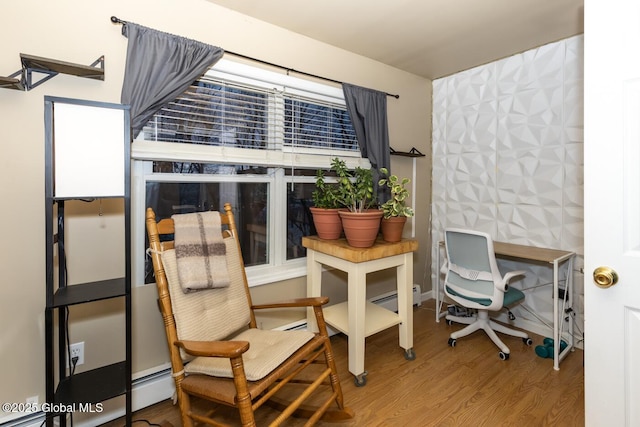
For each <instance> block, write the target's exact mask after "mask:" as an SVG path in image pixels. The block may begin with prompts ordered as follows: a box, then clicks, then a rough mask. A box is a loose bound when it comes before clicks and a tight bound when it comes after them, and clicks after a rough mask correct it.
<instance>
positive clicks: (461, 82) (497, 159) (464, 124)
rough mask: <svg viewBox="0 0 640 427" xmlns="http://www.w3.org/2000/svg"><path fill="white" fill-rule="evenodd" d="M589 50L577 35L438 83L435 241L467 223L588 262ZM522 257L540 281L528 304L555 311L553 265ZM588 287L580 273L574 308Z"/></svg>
mask: <svg viewBox="0 0 640 427" xmlns="http://www.w3.org/2000/svg"><path fill="white" fill-rule="evenodd" d="M583 52H584V37H583V36H582V35H580V36H575V37H571V38H568V39H565V40H562V41H559V42H556V43H551V44H548V45H545V46H541V47H539V48H536V49H532V50H530V51H527V52H523V53H521V54H518V55H513V56H511V57H509V58H504V59H502V60H499V61H495V62H493V63H490V64H486V65H483V66H480V67H476V68H473V69H470V70H466V71H462V72H460V73H457V74H454V75H451V76H448V77H444V78H441V79H437V80H434V81H433V115H432V121H433V122H432V129H433V134H432V155H433V166H432V212H431V233H432V241H433V242H438V241H440V240H442V238H443V230H444V228H445V227H454V226H455V227H467V228H473V229H477V230H481V231H486V232H488V233H490V234H491V235H492V236H493V237H494V238H495V239H496V240H502V241H509V242H513V243H521V244H530V245H539V246H545V247H552V248H558V249H567V250H572V251H575V252H576V253H577V254H578V256H577V257H576V259H575V262H574V266H580V265H582V264H583V257H582V255H581V254H583V253H584V251H583V246H584V238H583V224H584V217H583V206H584V198H583V189H584V178H583V171H584V159H583V147H584V131H583V129H584V95H583V86H584V54H583ZM436 251H437V245H435V244H434V247H433V248H432V260H433V265H432V280H434V281H435V274H436V271H438V269H439V267H436V266H435V262H436V253H437V252H436ZM501 262H502V261H501ZM517 264H518V267H517V269H525V270H527V271H529V273H530V274H527V278H526V279H525V281H524V283H525V285H526V286H527V287H530V286H533V287H534V289H533V290H531V291H530V292H529V291H528V292H527V304H528V305H530V306H531V305H533V306H535V311H536V312H540V313H547V312H551V311H552V307H551V305H552V304H551V299H550V297H549V290H548V287H545V284H547V285H548V283H550V281H551V279H550V278H549V274H550V271H551V270H550V268H549V267H548V266H538V265H531V264H526V263H517ZM577 268H578V267H576V270H577ZM538 287H539V288H540V290H538ZM583 287H584V284H583V276H582V274H580V273H579V272H578V271H576V272H574V289H575V290H576V295H575V303H576V305H575V306H574V309H577V310H579V309H580V302H581V301H582V299H583V293H582V289H583ZM530 294H531V295H530ZM581 315H582V311H580V312H579V313H578V317H579V316H581ZM576 320H578V321H579V319H576Z"/></svg>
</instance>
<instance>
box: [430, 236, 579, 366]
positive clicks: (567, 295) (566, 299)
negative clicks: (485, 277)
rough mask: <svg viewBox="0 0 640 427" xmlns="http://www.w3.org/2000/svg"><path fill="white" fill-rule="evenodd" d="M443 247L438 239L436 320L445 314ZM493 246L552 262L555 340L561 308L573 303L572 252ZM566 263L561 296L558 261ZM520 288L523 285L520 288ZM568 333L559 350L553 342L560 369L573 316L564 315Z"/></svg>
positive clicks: (509, 254) (506, 253)
mask: <svg viewBox="0 0 640 427" xmlns="http://www.w3.org/2000/svg"><path fill="white" fill-rule="evenodd" d="M443 247H444V242H443V241H440V242H438V251H437V252H438V254H437V260H436V265H437V267H438V271H437V280H436V286H437V292H436V293H435V294H436V322H439V321H440V317H442V316H444V315H446V312H441V311H442V298H441V292H442V285H441V280H440V266H441V258H440V251H441V248H443ZM493 250H494V251H495V253H496V256H497V257H503V258H514V259H519V260H523V261H525V262H526V261H533V262H544V263H549V264H553V336H552V338H553V341H554V343H559V342H560V340H561V339H563V338H562V336H561V333H560V323H561V322H562V321H563V318H564V314H565V310H567V309H570V308H571V306H572V304H573V259H574V256H575V252H570V251H561V250H558V249H548V248H539V247H535V246H526V245H516V244H513V243H504V242H496V241H494V242H493ZM561 264H566V268H567V283H566V286H565V289H564V295H563V298H562V299H560V296H559V272H560V265H561ZM523 290H524V289H523ZM560 303H562V305H563V308H562V310H560V307H559V304H560ZM568 319H569V322H568V323H569V326H568V336H567V340H566V341H565V342H567V347H566V348H565V349H564V350H563V351H562V352H560V351H559V350H560V346H559V345H555V346H554V352H553V353H554V354H553V369H555V370H559V369H560V361H561V360H562V359H564V358H565V357H566V356H567V354H568V353H569V352H570V351H572V350H573V346H574V339H573V316H568Z"/></svg>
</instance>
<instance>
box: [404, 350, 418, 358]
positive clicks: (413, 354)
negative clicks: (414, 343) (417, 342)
mask: <svg viewBox="0 0 640 427" xmlns="http://www.w3.org/2000/svg"><path fill="white" fill-rule="evenodd" d="M404 358H405V359H406V360H416V352H415V351H413V348H410V349H407V350H405V351H404Z"/></svg>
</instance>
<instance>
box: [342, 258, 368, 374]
mask: <svg viewBox="0 0 640 427" xmlns="http://www.w3.org/2000/svg"><path fill="white" fill-rule="evenodd" d="M347 275H348V283H347V286H348V292H347V307H348V311H349V313H348V316H349V372H351V373H352V374H353V375H355V376H356V384H357V383H358V380H360V381H359V382H360V383H361V384H362V385H364V382H365V381H366V380H365V379H364V377H363V375H366V372H365V370H364V342H365V314H366V313H365V311H366V302H367V301H366V298H367V296H366V284H367V272H366V271H365V269H364V268H363V267H361V265H360V264H359V263H352V264H351V266H350V267H349V271H348V272H347Z"/></svg>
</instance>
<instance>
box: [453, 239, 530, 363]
mask: <svg viewBox="0 0 640 427" xmlns="http://www.w3.org/2000/svg"><path fill="white" fill-rule="evenodd" d="M444 241H445V249H446V252H447V263H446V265H445V267H443V269H446V277H445V281H444V291H445V294H446V295H447V296H448V297H449V298H451V299H452V300H453V301H455V302H456V303H457V304H459V305H460V306H462V307H466V308H468V309H474V310H477V315H476V316H469V317H463V316H454V315H451V314H449V315H447V317H446V319H447V323H448V324H449V325H451V324H452V323H453V322H457V323H463V324H467V325H468V326H467V327H465V328H464V329H462V330H459V331H456V332H453V333H452V334H451V335H450V338H449V345H450V346H451V347H455V345H456V340H457V339H458V338H460V337H464V336H467V335H469V334H471V333H473V332H475V331H477V330H479V329H482V330H484V331H485V332H486V333H487V335H489V338H491V340H492V341H493V342H494V343H495V344H496V345H497V346H498V347H499V348H500V353H499V355H500V358H501V359H502V360H507V359H509V353H510V351H509V347H507V346H506V345H505V344H504V343H503V342H502V341H501V340H500V338H498V336H497V335H496V331H497V332H502V333H504V334H508V335H512V336H515V337H520V338H522V341H523V342H524V343H525V344H527V345H531V344H532V343H533V341H532V340H531V338H529V336H528V335H527V334H526V333H525V332H522V331H518V330H514V329H511V328H507V327H506V326H504V325H501V324H499V323H496V322H495V321H493V320H491V319H490V318H489V311H500V310H502V309H503V308H506V307H508V306H511V305H513V304H515V303H518V302H521V301H522V300H524V294H523V293H522V291H520V290H519V289H515V288H510V287H509V285H508V283H509V281H511V279H513V278H514V277H516V276H520V275H524V271H510V272H508V273H507V274H505V275H504V276H502V274H501V273H500V270H499V269H498V264H497V262H496V257H495V253H494V251H493V240H492V239H491V236H489V235H488V234H486V233H482V232H479V231H472V230H462V229H455V228H447V229H446V230H445V239H444ZM512 316H513V315H512V314H511V312H509V317H510V318H512Z"/></svg>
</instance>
